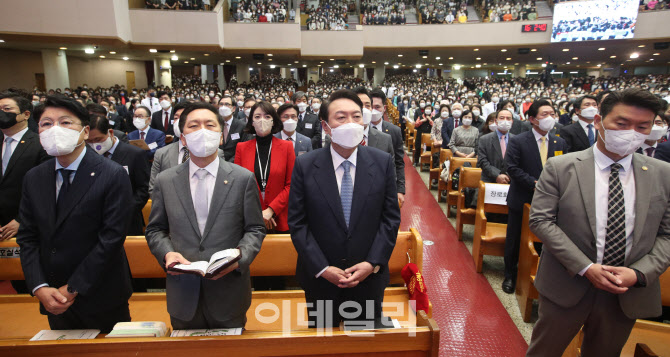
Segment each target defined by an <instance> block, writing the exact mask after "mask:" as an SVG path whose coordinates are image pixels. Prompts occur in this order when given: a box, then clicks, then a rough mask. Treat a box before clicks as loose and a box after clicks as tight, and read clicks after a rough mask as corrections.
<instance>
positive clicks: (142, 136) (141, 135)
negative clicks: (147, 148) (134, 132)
mask: <svg viewBox="0 0 670 357" xmlns="http://www.w3.org/2000/svg"><path fill="white" fill-rule="evenodd" d="M140 139H142V140H144V132H143V131H140Z"/></svg>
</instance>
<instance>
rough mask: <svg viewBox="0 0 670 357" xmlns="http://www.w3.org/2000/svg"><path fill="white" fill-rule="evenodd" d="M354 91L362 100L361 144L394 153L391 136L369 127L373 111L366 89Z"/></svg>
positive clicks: (361, 88)
mask: <svg viewBox="0 0 670 357" xmlns="http://www.w3.org/2000/svg"><path fill="white" fill-rule="evenodd" d="M354 93H356V95H358V98H359V99H360V100H361V102H363V111H362V114H363V140H362V141H361V145H363V146H371V147H373V148H377V149H379V150H381V151H384V152H387V153H389V154H391V155H394V151H393V139H392V138H391V136H390V135H388V134H386V133H383V132H382V131H380V130H377V129H371V128H372V126H371V123H372V116H373V113H372V111H371V109H372V101H371V99H370V95H369V94H368V90H367V89H365V88H364V87H358V88H356V89H354ZM326 142H327V143H330V137H328V138H326Z"/></svg>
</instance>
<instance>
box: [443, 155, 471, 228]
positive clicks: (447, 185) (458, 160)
mask: <svg viewBox="0 0 670 357" xmlns="http://www.w3.org/2000/svg"><path fill="white" fill-rule="evenodd" d="M466 162H469V163H470V165H472V167H476V166H477V158H474V157H472V158H469V159H466V158H463V157H452V158H451V159H450V160H449V181H447V182H444V181H442V180H440V182H439V183H438V184H437V201H438V202H442V201H441V200H442V191H447V218H449V217H450V216H451V206H455V205H456V201H457V200H458V191H457V190H454V189H453V185H452V182H451V178H452V176H453V175H454V171H456V169H457V168H459V167H463V165H464V164H465V163H466Z"/></svg>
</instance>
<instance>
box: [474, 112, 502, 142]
mask: <svg viewBox="0 0 670 357" xmlns="http://www.w3.org/2000/svg"><path fill="white" fill-rule="evenodd" d="M473 116H474V114H473ZM496 119H497V117H496V113H491V114H489V117H488V118H486V123H484V125H482V126H481V128H479V137H480V138H481V137H482V136H483V135H486V134H488V133H492V132H494V131H496V128H498V124H497V123H496Z"/></svg>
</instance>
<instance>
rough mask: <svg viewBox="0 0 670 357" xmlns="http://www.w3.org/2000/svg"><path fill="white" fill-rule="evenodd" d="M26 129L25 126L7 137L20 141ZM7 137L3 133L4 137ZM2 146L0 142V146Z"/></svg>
mask: <svg viewBox="0 0 670 357" xmlns="http://www.w3.org/2000/svg"><path fill="white" fill-rule="evenodd" d="M27 131H28V127H25V128H24V129H23V130H21V131H19V132H18V133H15V134H14V135H12V136H9V138H12V140H14V141H16V142H19V141H21V138H23V135H25V133H26V132H27ZM6 138H8V136H6V135H5V139H6ZM1 146H2V143H0V147H1Z"/></svg>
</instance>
